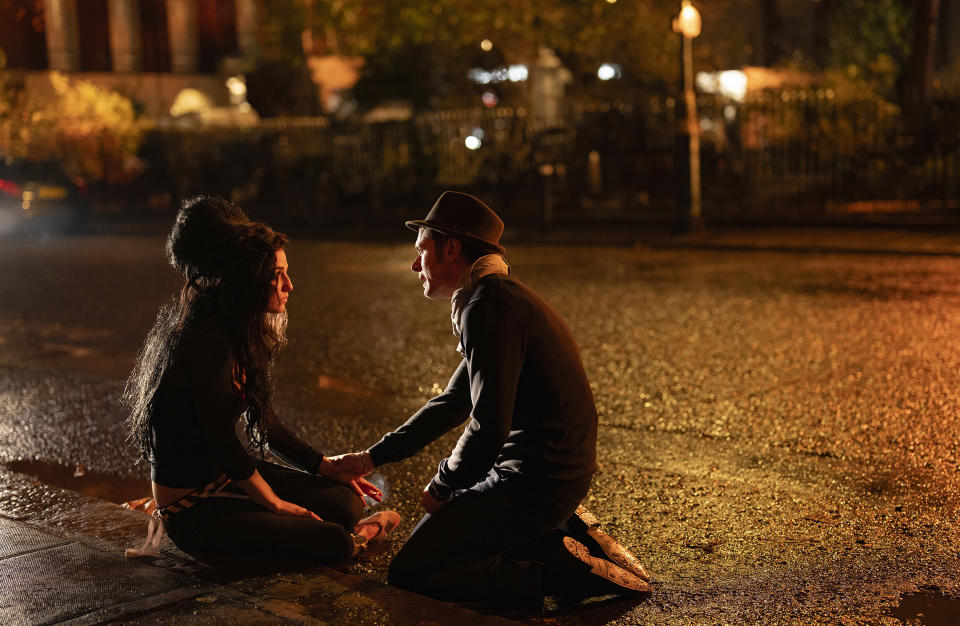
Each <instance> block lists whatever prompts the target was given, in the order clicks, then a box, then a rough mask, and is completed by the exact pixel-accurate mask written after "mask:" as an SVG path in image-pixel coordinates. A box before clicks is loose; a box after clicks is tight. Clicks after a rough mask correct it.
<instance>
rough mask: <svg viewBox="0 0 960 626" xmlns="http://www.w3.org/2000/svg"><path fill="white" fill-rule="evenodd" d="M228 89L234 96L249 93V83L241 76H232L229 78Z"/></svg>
mask: <svg viewBox="0 0 960 626" xmlns="http://www.w3.org/2000/svg"><path fill="white" fill-rule="evenodd" d="M227 91H229V92H230V95H233V96H245V95H247V83H246V82H244V80H243V77H241V76H231V77H230V78H228V79H227Z"/></svg>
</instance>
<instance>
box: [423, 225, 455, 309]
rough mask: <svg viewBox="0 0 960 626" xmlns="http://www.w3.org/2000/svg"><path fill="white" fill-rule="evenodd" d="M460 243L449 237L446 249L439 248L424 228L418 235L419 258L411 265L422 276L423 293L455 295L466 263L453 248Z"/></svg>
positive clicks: (437, 295)
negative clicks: (454, 292)
mask: <svg viewBox="0 0 960 626" xmlns="http://www.w3.org/2000/svg"><path fill="white" fill-rule="evenodd" d="M455 243H458V242H455V240H453V239H448V240H447V243H446V244H445V245H444V247H445V248H446V249H445V250H438V249H437V247H436V242H435V241H434V240H433V239H431V238H430V237H429V236H428V234H427V231H426V230H425V229H423V228H421V229H420V233H419V234H418V235H417V243H416V248H417V258H415V259H414V260H413V265H411V266H410V269H412V270H413V271H414V272H416V273H417V274H418V275H419V276H420V282H421V283H423V295H425V296H426V297H428V298H449V297H450V296H452V295H453V291H454V289H456V287H457V282H458V281H459V280H460V276H461V275H462V274H463V271H464V269H465V267H466V266H465V264H464V262H463V260H462V257H461V256H460V254H459V253H458V252H457V251H456V250H453V249H452V248H453V247H454V245H453V244H455Z"/></svg>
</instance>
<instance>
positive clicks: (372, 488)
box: [328, 472, 383, 506]
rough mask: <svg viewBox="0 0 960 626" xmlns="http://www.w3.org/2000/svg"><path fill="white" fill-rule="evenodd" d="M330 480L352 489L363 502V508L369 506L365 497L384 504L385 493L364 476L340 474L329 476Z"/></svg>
mask: <svg viewBox="0 0 960 626" xmlns="http://www.w3.org/2000/svg"><path fill="white" fill-rule="evenodd" d="M328 478H332V479H333V480H335V481H337V482H340V483H342V484H344V485H346V486H347V487H350V489H352V490H353V493H355V494H357V497H358V498H360V500H362V501H363V506H367V501H366V500H364V496H369V497H370V498H372V499H373V500H376V501H377V502H383V492H382V491H380V490H379V489H378V488H377V486H376V485H374V484H373V483H371V482H370V481H369V480H367V479H366V478H363V477H362V476H356V475H354V474H348V473H347V472H341V473H339V474H334V475H333V476H329V477H328Z"/></svg>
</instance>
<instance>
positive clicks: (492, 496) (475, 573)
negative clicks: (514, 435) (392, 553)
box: [388, 470, 590, 608]
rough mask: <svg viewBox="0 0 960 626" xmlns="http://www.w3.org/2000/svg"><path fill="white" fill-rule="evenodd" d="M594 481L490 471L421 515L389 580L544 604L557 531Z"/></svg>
mask: <svg viewBox="0 0 960 626" xmlns="http://www.w3.org/2000/svg"><path fill="white" fill-rule="evenodd" d="M589 487H590V477H587V478H585V479H581V480H579V481H576V482H559V481H551V480H548V479H544V478H532V477H529V476H524V475H520V474H513V473H507V472H501V473H499V474H498V473H497V471H496V470H491V471H490V473H489V474H488V475H487V478H486V480H484V481H483V482H481V483H478V484H476V485H474V486H473V487H471V488H470V489H466V490H462V491H458V492H456V493H455V495H454V496H453V497H452V498H451V499H450V501H449V502H447V503H446V504H445V505H444V506H443V508H441V509H440V510H439V511H437V513H436V514H434V515H429V514H428V515H425V516H424V517H423V519H421V520H420V522H419V523H418V524H417V526H416V528H414V530H413V533H412V535H411V536H410V538H409V539H408V540H407V543H406V544H405V545H404V546H403V548H402V549H401V550H400V552H399V553H398V554H397V556H396V558H394V560H393V562H392V563H391V564H390V570H389V573H388V580H389V583H390V584H391V585H393V586H396V587H400V588H402V589H406V590H408V591H413V592H415V593H420V594H422V595H426V596H431V597H434V598H439V599H442V600H450V601H463V600H473V601H480V602H489V603H494V604H502V605H509V606H517V607H525V608H538V607H540V606H541V605H542V599H543V569H544V561H548V560H549V556H550V554H551V552H554V551H556V550H557V549H559V542H560V537H561V535H560V534H559V533H557V532H556V531H557V529H558V528H560V527H561V526H562V525H563V524H564V522H566V521H567V519H569V518H570V517H571V516H572V515H573V514H574V511H575V510H576V508H577V505H579V504H580V502H581V501H582V500H583V498H584V497H585V496H586V493H587V490H588V489H589Z"/></svg>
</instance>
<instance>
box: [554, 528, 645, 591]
mask: <svg viewBox="0 0 960 626" xmlns="http://www.w3.org/2000/svg"><path fill="white" fill-rule="evenodd" d="M552 568H553V569H552V570H551V571H550V572H549V576H550V579H551V582H552V584H551V585H549V587H551V588H550V589H548V591H552V592H556V593H557V594H558V595H578V596H580V597H591V596H606V595H637V594H648V593H650V585H649V584H648V583H647V582H646V581H644V580H642V579H641V578H639V577H637V576H634V575H633V574H631V573H630V572H628V571H627V570H625V569H623V568H622V567H619V566H617V565H615V564H613V563H611V562H610V561H607V560H606V559H601V558H599V557H595V556H593V555H592V554H590V551H589V550H588V549H587V546H585V545H583V544H582V543H580V542H579V541H577V540H576V539H574V538H573V537H564V538H563V545H562V547H561V554H560V559H559V560H558V562H556V563H554V564H552Z"/></svg>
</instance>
